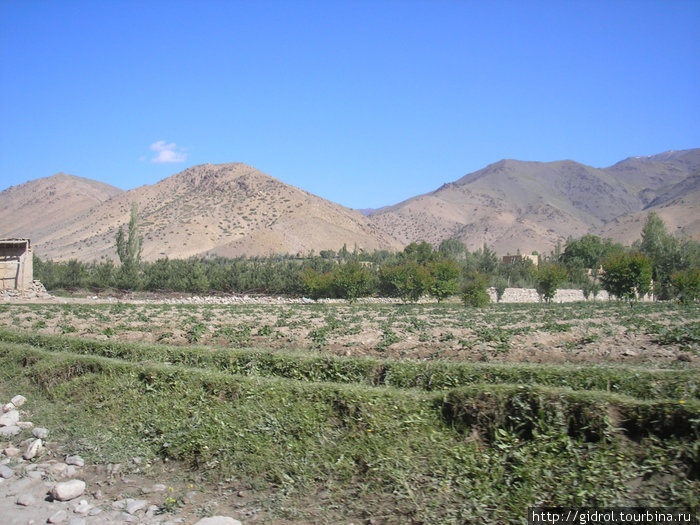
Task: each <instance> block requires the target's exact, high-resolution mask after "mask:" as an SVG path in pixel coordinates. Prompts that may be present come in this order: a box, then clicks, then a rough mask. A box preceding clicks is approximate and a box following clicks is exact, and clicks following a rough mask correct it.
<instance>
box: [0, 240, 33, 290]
mask: <svg viewBox="0 0 700 525" xmlns="http://www.w3.org/2000/svg"><path fill="white" fill-rule="evenodd" d="M32 262H33V261H32V246H31V243H30V241H29V239H0V290H18V291H20V292H24V291H27V290H30V289H31V287H32V282H33V279H34V268H33V266H32Z"/></svg>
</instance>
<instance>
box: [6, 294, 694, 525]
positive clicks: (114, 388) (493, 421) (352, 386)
mask: <svg viewBox="0 0 700 525" xmlns="http://www.w3.org/2000/svg"><path fill="white" fill-rule="evenodd" d="M0 326H1V327H2V328H0V374H1V375H0V394H2V395H4V396H5V397H7V395H9V394H10V393H13V394H14V393H17V392H20V391H22V393H25V392H26V393H25V395H27V394H29V395H28V396H27V397H29V396H32V397H33V398H35V399H37V400H40V401H39V402H37V406H36V408H35V410H36V412H37V413H38V415H40V416H41V417H43V418H48V419H49V420H52V421H53V425H54V426H53V427H52V428H56V435H57V436H58V437H60V438H61V439H63V440H64V442H65V443H66V445H65V446H66V447H67V450H69V451H74V452H80V453H81V454H83V455H84V456H85V457H87V458H89V460H90V461H92V462H94V463H108V462H123V461H124V458H129V457H134V456H138V457H141V458H143V463H142V464H141V467H140V468H141V470H144V467H143V465H144V464H146V465H148V466H149V467H148V468H153V469H157V468H159V467H158V465H163V461H164V460H166V459H167V460H169V461H170V462H178V463H177V464H178V465H181V470H180V471H179V475H180V476H181V477H182V479H183V480H184V479H186V480H188V481H189V480H192V483H193V484H194V485H195V486H197V487H202V490H206V491H211V494H212V496H211V499H212V501H213V500H216V501H217V505H218V507H216V508H218V509H219V510H220V509H222V508H225V509H227V510H229V511H230V515H235V516H237V517H239V519H242V521H243V522H244V523H248V522H256V523H350V522H354V523H431V524H432V523H465V522H469V523H472V522H475V523H524V522H526V510H527V507H528V506H534V505H547V506H622V505H645V506H649V505H653V506H669V505H673V506H681V507H692V506H695V507H697V505H698V504H699V503H700V502H699V501H698V494H700V490H699V489H700V483H699V482H698V476H699V475H700V449H699V447H698V443H699V442H700V441H699V439H698V437H699V436H698V431H699V428H698V425H699V422H700V387H699V385H700V372H699V371H698V363H699V361H698V356H697V353H698V345H699V343H700V309H698V308H697V307H695V306H691V307H681V306H677V305H672V304H638V305H635V306H634V307H633V308H630V307H629V306H626V305H618V304H617V303H608V304H600V303H598V304H584V303H581V304H569V305H492V306H490V307H487V308H484V309H470V308H464V307H463V306H462V305H459V304H444V305H438V304H419V305H366V304H309V305H235V306H226V305H196V306H194V305H171V304H140V305H135V304H124V303H116V304H65V305H57V304H7V305H0ZM59 407H60V408H59ZM145 470H147V469H145ZM146 473H147V472H146ZM142 474H143V472H142ZM170 475H171V476H172V475H173V473H171V474H170ZM238 490H243V491H244V492H245V495H246V497H245V498H243V499H240V500H237V499H236V496H235V492H236V491H238ZM232 491H233V492H232ZM171 499H173V500H174V503H168V502H164V504H163V506H164V508H165V510H167V507H168V505H170V506H173V505H181V506H183V507H185V506H187V505H190V507H191V503H188V502H187V501H184V500H179V499H178V498H177V497H176V498H171ZM214 510H216V509H215V508H213V507H207V506H206V505H202V506H200V507H197V508H190V512H191V513H192V515H193V516H194V515H202V514H207V513H212V512H214ZM236 512H238V513H239V514H235V513H236Z"/></svg>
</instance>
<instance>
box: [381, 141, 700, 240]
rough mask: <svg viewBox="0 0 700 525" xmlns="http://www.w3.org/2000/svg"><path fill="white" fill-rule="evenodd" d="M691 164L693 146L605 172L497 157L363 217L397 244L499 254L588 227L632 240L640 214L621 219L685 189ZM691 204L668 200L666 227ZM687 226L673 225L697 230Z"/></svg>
mask: <svg viewBox="0 0 700 525" xmlns="http://www.w3.org/2000/svg"><path fill="white" fill-rule="evenodd" d="M698 167H700V149H698V150H685V151H680V152H668V153H666V154H660V155H655V156H651V157H640V158H632V159H627V160H625V161H622V162H620V163H618V164H616V165H615V166H612V167H610V168H606V169H597V168H592V167H590V166H585V165H583V164H579V163H576V162H573V161H558V162H547V163H543V162H524V161H516V160H502V161H499V162H496V163H494V164H491V165H489V166H487V167H486V168H484V169H482V170H479V171H477V172H474V173H471V174H468V175H466V176H464V177H462V178H461V179H458V180H457V181H455V182H453V183H449V184H445V185H443V186H442V187H440V188H439V189H437V190H435V191H433V192H431V193H428V194H424V195H419V196H417V197H413V198H411V199H408V200H406V201H403V202H401V203H398V204H396V205H394V206H388V207H385V208H382V209H380V210H377V211H375V212H373V213H372V214H370V219H371V220H372V221H373V222H374V223H375V224H376V225H377V226H378V227H379V228H381V229H383V230H384V231H386V232H387V233H389V234H390V235H392V236H394V237H396V238H398V239H399V240H401V241H402V242H403V243H408V242H412V241H418V240H427V241H429V242H431V243H433V244H435V245H437V244H439V243H440V242H441V241H442V240H443V239H448V238H457V239H460V240H462V241H463V242H465V244H466V245H467V246H468V247H469V248H470V249H472V250H473V249H476V248H479V247H480V246H482V245H483V243H484V242H486V243H488V245H489V246H490V247H491V248H493V249H495V250H496V251H497V252H499V253H506V252H515V251H516V250H518V249H520V250H522V251H523V252H526V253H529V252H531V251H533V250H538V251H549V250H551V249H552V248H553V247H554V246H555V245H556V243H557V241H560V240H561V241H563V240H565V239H566V238H567V237H569V236H573V237H579V236H581V235H583V234H585V233H589V232H590V233H595V234H601V233H611V234H613V237H614V238H615V239H616V240H619V241H622V242H625V243H630V242H632V241H633V240H635V239H636V238H637V237H638V231H637V227H636V221H637V220H641V219H639V217H637V219H635V220H634V221H633V222H630V223H627V222H625V221H624V220H622V218H623V217H625V216H633V215H634V214H637V213H638V212H640V211H642V210H643V209H644V208H645V206H647V205H650V204H651V203H652V202H655V203H657V204H658V203H660V202H661V201H660V200H659V199H666V201H664V202H667V201H668V200H669V199H671V198H677V197H679V196H680V195H682V194H684V193H686V194H687V192H688V190H689V189H691V188H692V187H693V186H692V185H693V180H691V179H689V178H688V177H689V176H690V175H691V173H692V172H693V171H694V170H696V169H698ZM664 195H665V196H666V197H664ZM655 199H656V200H655ZM676 200H678V199H676ZM693 202H695V203H697V198H695V200H694V199H693V196H692V195H689V196H688V197H686V199H685V200H683V201H679V202H677V203H676V204H675V206H676V208H675V209H674V210H673V213H672V214H671V211H672V210H670V209H669V210H665V213H666V214H667V215H674V217H675V216H678V220H674V225H675V224H676V223H677V222H679V221H680V222H683V219H682V216H683V214H684V213H688V212H690V213H692V210H691V209H690V208H688V206H691V205H692V203H693ZM690 217H692V215H691V216H690ZM690 217H687V218H690ZM613 221H615V222H614V224H617V225H618V226H617V227H615V228H612V223H613ZM691 223H692V221H690V220H686V221H685V222H684V223H683V224H682V225H680V226H683V227H686V228H690V229H691V230H692V231H690V232H689V233H690V234H691V235H696V234H700V230H698V229H696V228H695V227H693V226H692V224H691ZM606 225H608V226H606ZM639 230H641V228H640V229H639Z"/></svg>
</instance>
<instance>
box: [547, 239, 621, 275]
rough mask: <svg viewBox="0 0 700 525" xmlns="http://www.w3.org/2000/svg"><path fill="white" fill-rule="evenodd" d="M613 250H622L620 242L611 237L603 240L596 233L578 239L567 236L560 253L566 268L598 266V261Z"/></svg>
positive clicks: (595, 268)
mask: <svg viewBox="0 0 700 525" xmlns="http://www.w3.org/2000/svg"><path fill="white" fill-rule="evenodd" d="M613 251H622V245H621V244H615V243H613V242H612V240H611V239H606V240H605V241H603V240H602V239H601V238H600V237H598V236H597V235H592V234H590V233H589V234H587V235H584V236H583V237H581V238H580V239H573V238H571V237H570V238H569V239H568V240H567V241H566V246H565V247H564V253H562V254H561V257H560V259H561V262H562V263H564V264H565V265H566V267H567V268H569V269H572V268H591V269H594V270H597V269H598V268H600V261H601V260H602V259H603V258H604V257H605V256H607V255H608V254H609V253H611V252H613Z"/></svg>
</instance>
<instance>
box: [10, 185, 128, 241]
mask: <svg viewBox="0 0 700 525" xmlns="http://www.w3.org/2000/svg"><path fill="white" fill-rule="evenodd" d="M121 193H124V190H120V189H119V188H115V187H114V186H110V185H109V184H105V183H103V182H97V181H94V180H90V179H84V178H82V177H76V176H75V175H66V174H65V173H58V174H56V175H52V176H51V177H46V178H43V179H38V180H33V181H30V182H27V183H25V184H20V185H18V186H11V187H10V188H8V189H6V190H5V191H3V192H2V193H0V237H28V236H30V237H31V238H32V239H33V240H34V239H38V238H42V237H43V236H44V235H45V234H46V232H47V231H48V230H49V229H51V228H52V227H55V225H56V224H62V223H65V222H66V221H68V220H70V219H72V218H73V217H75V216H76V215H79V214H81V213H84V212H86V211H87V210H89V209H90V208H93V207H95V206H97V205H99V204H101V203H103V202H105V201H107V200H109V199H111V198H112V197H116V196H117V195H120V194H121Z"/></svg>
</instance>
